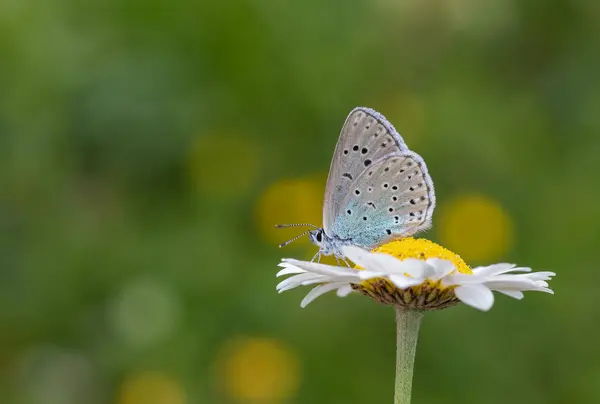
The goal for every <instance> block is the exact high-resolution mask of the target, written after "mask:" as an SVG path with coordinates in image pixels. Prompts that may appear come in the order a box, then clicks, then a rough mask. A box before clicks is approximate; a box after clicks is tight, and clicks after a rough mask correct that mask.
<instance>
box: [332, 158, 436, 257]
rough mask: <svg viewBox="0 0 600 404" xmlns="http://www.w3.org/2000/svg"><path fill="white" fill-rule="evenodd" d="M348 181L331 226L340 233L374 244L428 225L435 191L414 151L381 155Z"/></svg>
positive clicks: (360, 242)
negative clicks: (352, 179) (353, 178)
mask: <svg viewBox="0 0 600 404" xmlns="http://www.w3.org/2000/svg"><path fill="white" fill-rule="evenodd" d="M349 185H350V186H349V187H348V189H347V194H346V197H345V198H344V200H343V201H342V203H341V204H340V211H339V214H338V215H337V216H336V218H335V221H334V223H333V225H332V228H331V231H332V234H335V235H336V236H337V237H338V238H340V239H343V240H351V241H352V244H355V245H359V246H363V247H366V248H373V247H375V246H377V245H379V244H381V243H383V242H385V241H387V240H389V239H392V238H398V237H407V236H410V235H412V234H414V233H416V232H418V231H420V230H424V229H426V228H428V227H429V226H430V223H431V216H432V214H433V209H434V208H435V192H434V188H433V182H432V180H431V177H430V176H429V173H428V171H427V166H426V165H425V162H424V161H423V159H422V158H421V157H420V156H419V155H418V154H416V153H414V152H412V151H401V152H398V153H394V154H391V155H388V156H384V157H383V158H381V159H379V160H378V161H376V162H374V163H372V164H371V165H369V167H366V169H364V170H363V171H362V173H361V174H360V175H359V176H358V177H357V178H356V179H355V180H354V181H353V182H352V183H351V184H349Z"/></svg>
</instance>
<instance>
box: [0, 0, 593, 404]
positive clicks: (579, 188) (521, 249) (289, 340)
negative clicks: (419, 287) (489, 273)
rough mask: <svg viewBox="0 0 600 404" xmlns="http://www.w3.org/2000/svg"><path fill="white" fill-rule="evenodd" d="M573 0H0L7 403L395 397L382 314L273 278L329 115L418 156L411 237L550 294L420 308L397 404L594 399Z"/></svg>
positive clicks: (182, 403)
mask: <svg viewBox="0 0 600 404" xmlns="http://www.w3.org/2000/svg"><path fill="white" fill-rule="evenodd" d="M599 24H600V5H599V3H598V2H596V1H593V0H546V1H541V0H489V1H485V2H483V1H478V0H418V1H417V0H371V1H368V0H346V1H342V0H339V1H329V2H322V1H315V0H304V1H291V0H284V1H274V0H271V1H267V0H230V1H211V2H209V1H199V2H184V1H171V2H169V1H161V0H147V1H143V2H142V1H135V0H120V1H107V2H103V3H102V4H99V3H98V4H92V3H88V2H78V1H74V0H52V1H50V0H45V1H44V0H41V1H36V2H33V1H22V0H1V1H0V185H1V188H0V189H1V190H0V240H1V241H0V402H1V403H2V404H79V403H82V404H83V403H85V404H103V403H118V404H191V403H193V404H195V403H198V404H205V403H211V404H220V403H223V404H228V403H232V404H235V403H251V404H263V403H264V404H279V403H298V404H300V403H302V404H304V403H310V404H319V403H345V404H350V403H362V404H364V403H390V402H391V401H392V395H393V378H394V349H395V347H394V341H395V335H394V330H395V327H394V323H393V318H394V316H393V311H392V310H391V309H389V308H386V307H383V306H379V305H377V304H375V303H373V302H371V301H369V300H368V299H366V298H364V297H359V296H356V295H352V296H350V297H348V298H345V299H339V298H337V297H335V296H334V295H331V296H329V295H328V296H325V297H323V298H320V299H318V300H317V301H316V302H315V303H313V304H311V305H310V306H308V307H307V308H306V309H301V308H300V307H299V303H300V300H301V298H302V296H303V295H304V294H305V293H306V292H308V289H305V290H294V291H291V292H287V293H285V294H283V295H278V294H277V293H276V292H275V285H276V283H277V280H276V279H275V277H274V275H275V273H276V271H277V268H276V264H277V263H278V261H279V259H280V258H281V257H285V256H287V257H290V256H291V257H300V258H310V257H311V256H312V254H313V253H314V251H315V250H314V248H313V247H311V246H309V244H308V243H307V241H306V240H304V241H299V242H298V243H296V244H295V245H292V246H290V247H289V248H288V249H286V250H279V249H277V247H276V245H277V243H279V242H281V241H284V240H286V239H287V238H288V237H289V236H290V235H294V234H296V233H295V232H294V231H292V232H287V231H283V230H281V231H275V230H274V229H272V225H273V224H274V223H277V222H294V221H309V222H313V223H315V224H320V223H321V200H322V193H323V188H324V183H325V178H326V174H327V170H328V167H329V162H330V159H331V154H332V152H333V148H334V145H335V142H336V140H337V136H338V134H339V130H340V127H341V125H342V123H343V121H344V119H345V117H346V115H347V114H348V112H349V111H350V110H351V109H352V108H353V107H355V106H357V105H365V106H369V107H372V108H374V109H377V110H379V111H380V112H382V113H383V114H384V115H386V116H387V117H388V118H389V119H390V120H391V121H392V122H393V123H394V124H395V126H396V127H397V128H398V130H399V131H400V133H401V134H403V136H404V137H405V140H406V141H407V143H408V144H409V146H410V147H411V148H413V149H414V150H416V151H417V152H418V153H420V154H421V155H422V156H423V157H424V158H425V160H426V161H427V163H428V165H429V169H430V172H431V174H432V176H433V178H434V180H435V184H436V189H437V197H438V209H437V211H436V214H435V215H434V228H433V229H432V230H431V231H429V232H428V233H426V234H424V236H425V237H427V238H430V239H432V240H434V241H437V242H440V243H441V244H443V245H444V246H446V247H448V248H451V249H452V250H453V251H455V252H456V253H459V254H461V256H463V258H465V260H467V262H468V263H469V264H471V265H478V264H491V263H495V262H504V261H508V262H516V263H519V264H520V265H526V266H531V267H533V268H534V269H537V270H552V271H555V272H557V273H558V276H557V278H556V280H555V281H553V282H552V283H551V286H552V287H553V288H554V290H555V291H556V295H555V296H550V295H544V294H533V293H530V294H528V295H527V296H526V298H525V300H524V301H520V302H519V301H515V300H512V299H509V298H506V297H504V296H497V302H496V305H495V306H494V308H493V309H492V310H491V311H490V312H489V313H481V312H478V311H476V310H474V309H471V308H469V307H466V306H459V307H457V308H453V309H451V310H445V311H441V312H439V313H432V314H430V315H428V316H427V317H426V318H425V322H424V324H423V327H422V333H421V339H420V342H419V350H418V355H417V363H416V373H415V378H416V379H415V391H414V394H413V401H414V402H415V403H441V402H445V403H473V404H475V403H506V402H511V403H529V404H537V403H591V402H600V350H599V349H598V341H599V339H600V326H599V325H598V323H596V322H595V321H597V319H598V316H599V314H600V310H599V309H598V303H597V302H596V300H595V296H596V292H595V286H596V285H595V282H597V281H599V280H600V268H599V266H598V259H597V256H596V253H597V251H598V246H599V245H600V235H599V231H598V229H599V228H600V203H599V201H600V190H599V188H598V180H599V179H600V170H599V168H598V162H599V157H598V156H599V155H600V136H598V132H599V131H600V80H599V74H598V72H599V71H600V36H599V34H600V29H599V26H600V25H599Z"/></svg>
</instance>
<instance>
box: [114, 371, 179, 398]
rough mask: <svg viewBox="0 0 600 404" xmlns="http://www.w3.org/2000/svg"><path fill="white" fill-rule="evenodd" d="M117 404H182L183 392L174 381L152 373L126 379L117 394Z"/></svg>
mask: <svg viewBox="0 0 600 404" xmlns="http://www.w3.org/2000/svg"><path fill="white" fill-rule="evenodd" d="M117 402H118V404H184V403H185V402H186V399H185V392H184V391H183V388H182V387H181V385H180V384H179V383H178V382H177V381H176V380H174V379H172V378H170V377H168V376H166V375H163V374H160V373H153V372H144V373H140V374H136V375H133V376H131V377H130V378H128V379H126V380H125V382H124V383H123V385H122V386H121V391H120V392H119V398H118V401H117Z"/></svg>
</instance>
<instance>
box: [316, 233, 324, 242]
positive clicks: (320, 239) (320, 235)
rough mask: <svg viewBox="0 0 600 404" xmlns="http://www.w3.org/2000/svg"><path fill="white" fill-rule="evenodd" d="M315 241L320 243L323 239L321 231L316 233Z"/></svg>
mask: <svg viewBox="0 0 600 404" xmlns="http://www.w3.org/2000/svg"><path fill="white" fill-rule="evenodd" d="M317 241H318V242H319V243H320V242H321V241H323V235H322V234H321V232H318V233H317Z"/></svg>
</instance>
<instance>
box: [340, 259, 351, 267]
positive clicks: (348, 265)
mask: <svg viewBox="0 0 600 404" xmlns="http://www.w3.org/2000/svg"><path fill="white" fill-rule="evenodd" d="M342 259H343V260H344V262H345V263H346V266H347V267H348V268H351V266H350V264H349V263H348V260H347V259H346V257H343V258H342Z"/></svg>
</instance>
